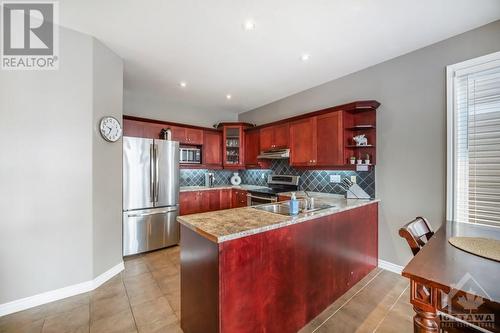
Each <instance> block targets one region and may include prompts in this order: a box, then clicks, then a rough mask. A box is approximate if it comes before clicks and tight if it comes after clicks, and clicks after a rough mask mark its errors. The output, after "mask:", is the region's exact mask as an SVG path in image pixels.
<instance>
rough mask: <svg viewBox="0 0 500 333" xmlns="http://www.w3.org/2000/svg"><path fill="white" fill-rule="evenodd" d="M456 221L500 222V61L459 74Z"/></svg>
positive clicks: (456, 89) (456, 84)
mask: <svg viewBox="0 0 500 333" xmlns="http://www.w3.org/2000/svg"><path fill="white" fill-rule="evenodd" d="M454 98H455V100H454V119H455V124H454V180H453V183H454V207H453V210H454V213H453V217H454V220H456V221H458V222H469V223H481V224H490V225H497V226H500V63H498V62H497V63H493V64H492V63H490V64H487V65H479V66H475V67H470V68H466V69H464V70H457V71H456V72H455V77H454Z"/></svg>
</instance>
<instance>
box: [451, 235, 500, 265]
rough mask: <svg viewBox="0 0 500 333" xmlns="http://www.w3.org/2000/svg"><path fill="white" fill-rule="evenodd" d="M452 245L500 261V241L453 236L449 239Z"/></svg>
mask: <svg viewBox="0 0 500 333" xmlns="http://www.w3.org/2000/svg"><path fill="white" fill-rule="evenodd" d="M448 242H450V244H451V245H453V246H454V247H456V248H458V249H460V250H463V251H465V252H469V253H472V254H474V255H476V256H480V257H483V258H487V259H492V260H496V261H500V241H499V240H496V239H490V238H481V237H451V238H450V239H448Z"/></svg>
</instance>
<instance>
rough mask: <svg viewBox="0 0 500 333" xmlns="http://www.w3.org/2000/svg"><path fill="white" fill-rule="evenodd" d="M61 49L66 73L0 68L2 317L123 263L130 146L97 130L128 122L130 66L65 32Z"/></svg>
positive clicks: (84, 38) (95, 43)
mask: <svg viewBox="0 0 500 333" xmlns="http://www.w3.org/2000/svg"><path fill="white" fill-rule="evenodd" d="M59 46H60V52H59V59H60V64H59V69H58V70H49V71H37V70H33V71H0V72H1V73H0V152H1V154H2V157H1V158H0V159H1V163H0V184H1V186H0V210H1V211H2V218H1V219H0V286H1V287H0V315H1V314H2V313H5V312H8V311H12V309H13V308H14V309H15V308H16V307H17V306H27V305H32V304H33V303H36V302H38V301H45V300H46V299H47V298H50V297H60V295H61V294H64V293H65V292H64V291H60V290H58V289H61V288H65V287H73V286H74V285H76V284H80V283H83V282H88V281H92V280H93V279H94V278H95V277H96V276H98V275H100V274H102V273H104V272H105V271H107V270H109V269H110V268H112V267H113V266H115V265H117V264H120V263H121V262H122V257H121V212H122V203H121V201H122V177H121V164H122V145H121V142H116V143H108V142H104V140H103V139H102V138H101V137H100V135H99V131H98V128H97V123H98V121H99V119H100V118H101V116H103V115H112V116H114V117H116V118H117V119H121V117H122V89H123V77H122V66H123V64H122V60H121V59H120V58H119V57H118V56H116V55H115V54H113V53H112V52H111V51H110V50H109V49H107V48H106V47H105V46H104V45H102V44H101V43H99V42H98V41H97V40H96V39H94V38H92V37H91V36H88V35H84V34H81V33H78V32H76V31H74V30H70V29H66V28H64V27H60V29H59ZM79 288H80V289H81V288H82V287H81V286H80V287H79ZM69 289H71V290H73V289H74V288H73V289H72V288H69ZM55 290H58V291H57V292H56V293H52V294H51V296H50V297H49V296H45V297H35V298H34V299H31V300H30V301H21V302H14V303H10V302H13V301H17V300H20V299H22V298H25V297H30V296H34V295H37V294H41V293H44V292H51V291H55ZM67 291H68V289H66V292H67Z"/></svg>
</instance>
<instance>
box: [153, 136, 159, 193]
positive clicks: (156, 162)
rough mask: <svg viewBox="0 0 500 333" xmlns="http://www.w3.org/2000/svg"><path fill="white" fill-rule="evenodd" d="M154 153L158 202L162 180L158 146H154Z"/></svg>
mask: <svg viewBox="0 0 500 333" xmlns="http://www.w3.org/2000/svg"><path fill="white" fill-rule="evenodd" d="M154 151H155V202H158V194H159V192H160V180H159V179H158V178H159V176H160V174H159V171H158V169H159V163H158V159H159V157H158V145H156V144H155V145H154Z"/></svg>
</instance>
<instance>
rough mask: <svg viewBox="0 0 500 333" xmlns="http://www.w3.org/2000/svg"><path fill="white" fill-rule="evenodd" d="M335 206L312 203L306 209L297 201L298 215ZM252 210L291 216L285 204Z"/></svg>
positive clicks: (302, 203)
mask: <svg viewBox="0 0 500 333" xmlns="http://www.w3.org/2000/svg"><path fill="white" fill-rule="evenodd" d="M334 207H335V205H329V204H325V203H314V204H313V205H311V207H308V208H306V207H305V204H304V202H302V201H299V214H300V213H311V212H316V211H319V210H323V209H328V208H334ZM252 208H254V209H259V210H263V211H265V212H269V213H274V214H281V215H287V216H291V215H292V214H290V203H289V202H288V201H287V202H277V203H272V204H265V205H260V206H255V207H252Z"/></svg>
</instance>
